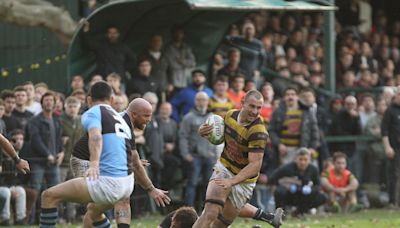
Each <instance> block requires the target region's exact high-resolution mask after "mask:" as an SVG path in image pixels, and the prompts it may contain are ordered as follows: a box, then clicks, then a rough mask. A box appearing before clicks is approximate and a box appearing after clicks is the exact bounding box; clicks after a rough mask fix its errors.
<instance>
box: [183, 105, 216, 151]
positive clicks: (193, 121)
mask: <svg viewBox="0 0 400 228" xmlns="http://www.w3.org/2000/svg"><path fill="white" fill-rule="evenodd" d="M209 116H211V113H206V114H202V113H200V112H199V111H198V110H196V109H192V110H190V112H189V113H188V114H186V115H185V116H184V117H183V120H182V122H181V124H180V128H179V149H180V153H181V155H182V156H183V157H185V156H186V155H188V154H191V155H192V156H193V155H195V156H201V157H215V158H216V157H217V147H216V146H215V145H213V144H211V143H210V142H209V141H208V140H207V139H206V138H203V137H201V136H200V135H199V133H198V132H197V131H198V129H199V127H200V125H202V124H203V123H204V122H205V121H206V120H207V118H208V117H209Z"/></svg>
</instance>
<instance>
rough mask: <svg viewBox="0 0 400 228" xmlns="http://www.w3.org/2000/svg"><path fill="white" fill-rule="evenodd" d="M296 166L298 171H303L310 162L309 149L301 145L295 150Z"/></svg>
mask: <svg viewBox="0 0 400 228" xmlns="http://www.w3.org/2000/svg"><path fill="white" fill-rule="evenodd" d="M295 162H296V166H297V168H298V169H299V170H300V171H305V170H306V169H307V167H308V166H309V165H310V162H311V151H310V150H308V149H307V148H305V147H302V148H300V149H298V150H297V151H296V158H295Z"/></svg>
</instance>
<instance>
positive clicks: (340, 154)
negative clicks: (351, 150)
mask: <svg viewBox="0 0 400 228" xmlns="http://www.w3.org/2000/svg"><path fill="white" fill-rule="evenodd" d="M339 158H344V159H345V160H347V155H346V154H345V153H343V152H340V151H338V152H335V153H333V155H332V161H336V160H338V159H339Z"/></svg>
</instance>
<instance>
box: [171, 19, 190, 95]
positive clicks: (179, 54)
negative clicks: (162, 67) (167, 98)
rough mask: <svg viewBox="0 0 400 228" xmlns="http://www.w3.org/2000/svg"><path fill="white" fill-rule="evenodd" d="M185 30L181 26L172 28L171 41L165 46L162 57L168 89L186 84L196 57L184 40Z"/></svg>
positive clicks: (179, 87) (176, 88)
mask: <svg viewBox="0 0 400 228" xmlns="http://www.w3.org/2000/svg"><path fill="white" fill-rule="evenodd" d="M184 38H185V32H184V30H183V27H182V26H179V25H175V26H174V27H173V28H172V42H171V43H170V44H168V45H167V46H166V47H165V52H164V54H165V55H164V57H165V59H166V63H167V76H168V90H169V91H170V92H171V91H172V90H174V89H175V90H177V91H179V90H180V89H183V88H185V87H186V86H187V81H188V78H189V75H190V72H191V71H192V69H193V68H194V67H195V66H196V59H195V56H194V54H193V52H192V49H191V48H190V46H189V45H187V44H186V43H185V42H184Z"/></svg>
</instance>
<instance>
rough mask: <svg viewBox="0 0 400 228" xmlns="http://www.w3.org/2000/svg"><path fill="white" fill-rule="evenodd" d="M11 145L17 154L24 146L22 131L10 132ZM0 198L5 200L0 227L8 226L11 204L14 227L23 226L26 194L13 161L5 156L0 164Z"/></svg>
mask: <svg viewBox="0 0 400 228" xmlns="http://www.w3.org/2000/svg"><path fill="white" fill-rule="evenodd" d="M10 138H11V140H10V141H11V144H12V145H13V147H14V149H15V151H16V152H17V153H18V154H19V152H20V151H21V149H22V147H23V146H24V131H23V130H21V129H15V130H13V131H12V132H10ZM1 168H2V171H1V175H0V186H1V187H0V197H1V198H5V204H4V206H3V208H1V209H0V219H1V223H0V225H1V226H4V225H10V216H11V213H10V211H11V202H13V203H14V204H15V212H16V221H15V222H14V225H24V224H25V217H26V193H25V189H24V188H23V187H22V186H21V184H22V177H21V176H19V174H18V172H17V169H16V167H15V163H14V161H13V159H11V158H10V157H8V156H6V157H4V155H3V159H2V162H1Z"/></svg>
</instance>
